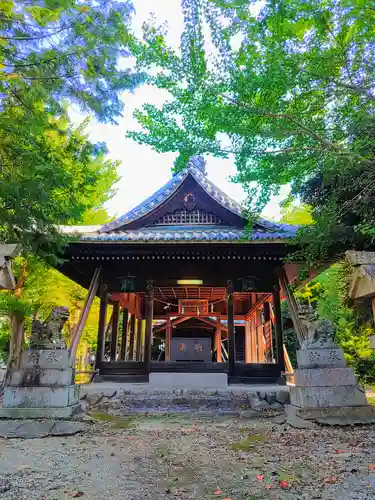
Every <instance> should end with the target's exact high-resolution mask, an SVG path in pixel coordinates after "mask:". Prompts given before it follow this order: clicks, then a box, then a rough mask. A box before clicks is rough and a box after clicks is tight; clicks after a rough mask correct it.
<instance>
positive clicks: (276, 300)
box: [273, 286, 285, 371]
mask: <svg viewBox="0 0 375 500" xmlns="http://www.w3.org/2000/svg"><path fill="white" fill-rule="evenodd" d="M273 312H274V315H275V334H276V335H275V337H276V339H275V340H276V359H277V362H278V363H279V365H280V366H281V371H285V360H284V339H283V326H282V318H281V301H280V288H279V287H278V286H275V289H274V291H273Z"/></svg>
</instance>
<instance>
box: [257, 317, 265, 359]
mask: <svg viewBox="0 0 375 500" xmlns="http://www.w3.org/2000/svg"><path fill="white" fill-rule="evenodd" d="M261 315H262V313H261V311H260V310H259V309H258V310H257V314H256V318H257V319H256V321H257V343H258V362H259V363H264V362H265V359H264V336H263V323H262V319H261Z"/></svg>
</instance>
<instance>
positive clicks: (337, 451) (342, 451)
mask: <svg viewBox="0 0 375 500" xmlns="http://www.w3.org/2000/svg"><path fill="white" fill-rule="evenodd" d="M336 453H345V450H336Z"/></svg>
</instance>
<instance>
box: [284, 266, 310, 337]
mask: <svg viewBox="0 0 375 500" xmlns="http://www.w3.org/2000/svg"><path fill="white" fill-rule="evenodd" d="M278 274H279V278H280V284H281V287H282V290H283V292H284V294H285V299H286V302H287V304H288V308H289V312H290V316H291V318H292V322H293V326H294V329H295V331H296V335H297V339H298V342H299V344H300V345H301V344H302V342H303V341H304V339H306V338H307V331H306V328H305V326H304V325H303V324H302V321H301V319H300V317H299V306H298V304H297V301H296V298H295V296H294V293H293V291H292V290H291V288H290V286H289V283H288V278H287V275H286V272H285V269H284V268H283V267H282V268H279V270H278Z"/></svg>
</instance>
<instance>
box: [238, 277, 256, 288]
mask: <svg viewBox="0 0 375 500" xmlns="http://www.w3.org/2000/svg"><path fill="white" fill-rule="evenodd" d="M241 290H242V292H255V291H256V286H255V276H245V277H244V278H241Z"/></svg>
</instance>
